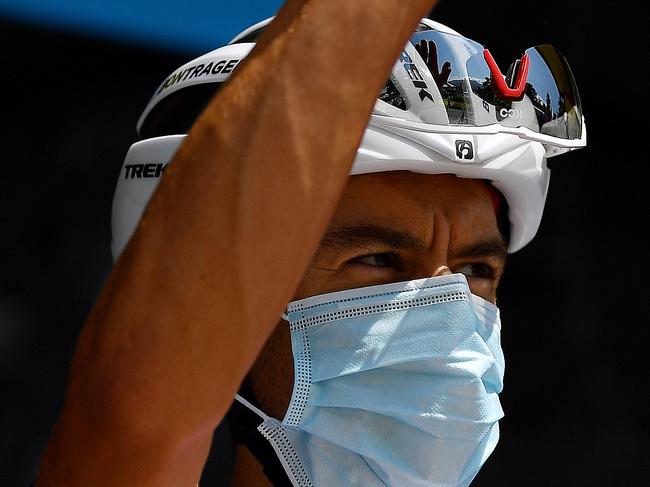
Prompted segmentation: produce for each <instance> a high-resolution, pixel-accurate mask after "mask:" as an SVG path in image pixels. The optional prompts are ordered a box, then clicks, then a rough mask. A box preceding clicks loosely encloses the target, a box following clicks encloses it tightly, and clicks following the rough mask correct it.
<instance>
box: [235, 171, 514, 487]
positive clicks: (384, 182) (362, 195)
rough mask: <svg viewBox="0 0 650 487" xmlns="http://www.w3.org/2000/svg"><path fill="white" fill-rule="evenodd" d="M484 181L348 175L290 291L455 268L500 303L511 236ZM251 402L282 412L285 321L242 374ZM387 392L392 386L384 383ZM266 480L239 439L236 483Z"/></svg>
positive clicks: (475, 289)
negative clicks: (502, 226)
mask: <svg viewBox="0 0 650 487" xmlns="http://www.w3.org/2000/svg"><path fill="white" fill-rule="evenodd" d="M491 191H493V190H489V189H488V185H487V184H486V183H485V182H483V181H480V180H476V179H462V178H458V177H456V176H453V175H449V174H435V175H429V174H417V173H413V172H407V171H393V172H381V173H376V174H362V175H358V176H352V177H350V178H349V180H348V184H347V185H346V188H345V190H344V192H343V196H342V198H341V200H340V201H339V204H338V206H337V208H336V210H335V212H334V215H333V216H332V219H331V220H330V223H329V225H328V228H327V230H326V232H325V235H324V236H323V239H322V240H321V244H320V246H319V247H318V250H317V251H316V253H315V254H314V257H313V258H312V260H311V262H310V263H309V266H308V267H307V270H306V272H305V274H304V276H303V278H302V280H301V282H300V285H299V286H298V289H297V290H296V294H295V296H294V299H302V298H306V297H308V296H314V295H320V294H324V293H329V292H333V291H341V290H343V289H350V288H360V287H365V286H374V285H379V284H387V283H391V282H402V281H410V280H413V279H420V278H423V277H430V276H440V275H445V274H450V273H452V272H453V273H461V274H464V275H465V277H466V278H467V283H468V284H469V287H470V289H471V291H472V293H474V294H476V295H478V296H481V297H482V298H484V299H486V300H488V301H491V302H496V298H497V288H498V285H499V283H500V281H501V277H502V275H503V272H504V267H505V262H506V254H507V244H506V242H505V241H504V239H503V236H502V235H501V232H500V231H499V225H498V223H497V217H496V212H495V208H494V204H493V200H492V195H491ZM248 382H249V384H250V390H251V391H252V393H253V395H254V398H253V397H248V398H247V399H250V400H254V401H255V402H256V404H257V405H258V406H259V407H260V408H261V409H262V410H263V411H264V412H265V413H266V414H268V415H270V416H272V417H274V418H278V419H282V418H283V417H284V415H285V413H286V410H287V407H288V405H289V400H290V398H291V392H292V389H293V384H294V372H293V354H292V351H291V338H290V332H289V325H288V323H287V322H286V321H281V322H280V323H279V324H278V326H277V327H276V328H275V330H274V331H273V333H272V334H271V337H270V338H269V340H268V341H267V342H266V344H265V346H264V348H263V349H262V352H261V353H260V355H259V356H258V359H257V360H256V362H255V364H254V365H253V368H252V369H251V371H250V373H249V375H248ZM387 393H389V392H388V391H387ZM249 486H255V487H271V484H270V483H269V481H268V480H267V479H266V477H265V475H264V473H263V471H262V466H261V465H260V464H259V463H258V462H257V460H256V459H255V458H254V457H253V456H252V455H251V454H250V453H249V451H248V450H247V449H246V448H245V447H241V446H238V447H237V450H236V457H235V469H234V475H233V482H232V487H249Z"/></svg>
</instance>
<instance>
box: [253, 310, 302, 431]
mask: <svg viewBox="0 0 650 487" xmlns="http://www.w3.org/2000/svg"><path fill="white" fill-rule="evenodd" d="M293 376H294V374H293V354H292V352H291V334H290V332H289V326H288V324H287V322H286V321H280V322H279V324H278V326H277V327H276V328H275V330H274V331H273V333H272V334H271V336H270V337H269V339H268V340H267V342H266V343H265V344H264V348H263V349H262V351H261V352H260V355H259V356H258V358H257V360H256V361H255V363H254V364H253V367H252V368H251V370H250V372H249V375H248V380H249V382H250V385H251V387H252V389H253V393H254V394H255V398H256V399H257V401H258V403H259V406H260V408H261V409H262V411H264V412H265V413H266V414H268V415H269V416H272V417H274V418H276V419H280V420H281V419H282V418H283V417H284V414H285V413H286V411H287V408H288V407H289V401H290V400H291V393H292V391H293Z"/></svg>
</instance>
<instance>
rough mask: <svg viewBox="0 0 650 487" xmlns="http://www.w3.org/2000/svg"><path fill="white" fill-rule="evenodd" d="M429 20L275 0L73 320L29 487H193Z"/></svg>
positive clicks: (422, 5) (372, 0)
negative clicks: (379, 103)
mask: <svg viewBox="0 0 650 487" xmlns="http://www.w3.org/2000/svg"><path fill="white" fill-rule="evenodd" d="M433 3H434V2H433V0H409V1H406V2H405V1H403V0H353V1H350V0H288V2H287V3H286V4H285V6H284V7H283V9H282V10H281V11H280V12H279V14H278V16H277V17H276V19H275V20H274V22H273V23H272V24H271V26H270V27H269V28H268V29H267V30H266V31H265V33H264V34H263V35H262V37H261V38H260V40H259V41H258V43H257V45H256V47H255V49H254V50H253V52H252V53H251V55H250V56H249V57H248V58H247V59H246V60H245V61H244V62H243V63H242V65H241V66H240V67H239V68H238V71H237V73H236V74H235V75H234V76H233V77H232V78H231V80H230V81H229V82H228V83H227V84H226V86H224V88H222V90H221V91H220V92H219V94H218V95H217V96H216V97H215V99H213V100H212V102H211V103H210V105H209V106H208V107H207V109H206V110H205V111H204V113H203V114H202V115H201V116H200V118H199V119H198V120H197V122H196V124H195V125H194V126H193V128H192V130H191V132H190V134H189V135H188V137H187V138H186V140H185V142H184V143H183V145H182V146H181V148H180V149H179V151H178V152H177V154H176V156H175V157H174V160H173V161H172V163H171V165H170V167H169V169H168V170H167V172H166V174H165V177H164V178H163V179H162V181H161V182H160V185H159V187H158V189H157V190H156V192H155V193H154V196H153V197H152V200H151V202H150V204H149V206H148V208H147V210H146V212H145V214H144V216H143V218H142V220H141V222H140V225H139V227H138V229H137V230H136V232H135V234H134V236H133V238H132V239H131V241H130V243H129V245H128V246H127V248H126V249H125V251H124V252H123V254H122V257H121V258H120V259H119V261H118V262H117V263H116V265H115V267H114V269H113V271H112V272H111V274H110V276H109V278H108V280H107V282H106V284H105V286H104V288H103V290H102V292H101V294H100V295H99V297H98V299H97V302H96V303H95V305H94V307H93V309H92V311H91V313H90V315H89V316H88V319H87V321H86V323H85V325H84V328H83V330H82V334H81V336H80V338H79V342H78V345H77V349H76V352H75V356H74V359H73V362H72V365H71V369H70V377H69V386H68V391H67V395H66V400H65V404H64V407H63V410H62V412H61V414H60V417H59V419H58V421H57V424H56V426H55V429H54V431H53V434H52V437H51V439H50V442H49V444H48V447H47V449H46V451H45V453H44V456H43V459H42V462H41V467H40V470H39V474H38V477H37V482H36V485H37V487H46V486H63V485H65V486H70V487H73V486H89V485H92V486H103V485H116V486H117V485H119V486H121V487H123V486H130V485H137V486H145V485H152V486H153V485H155V486H157V487H162V486H173V487H179V486H190V485H195V484H196V482H197V480H198V478H199V476H200V473H201V469H202V466H203V462H204V461H205V458H206V455H207V453H208V449H209V443H210V439H211V435H212V431H213V429H214V428H215V426H216V425H217V424H218V423H219V422H220V420H221V419H222V417H223V416H224V414H225V412H226V411H227V409H228V407H229V406H230V404H231V402H232V398H233V395H234V394H235V393H236V391H237V389H238V387H239V385H240V383H241V381H242V379H243V377H244V376H245V374H246V373H247V371H248V369H249V367H250V366H251V365H252V363H253V361H254V360H255V358H256V356H257V354H258V352H259V351H260V349H261V347H262V345H263V344H264V342H265V340H266V338H267V336H268V335H269V333H270V332H271V330H272V328H273V326H274V325H275V323H276V322H277V318H278V316H279V315H280V313H281V312H282V310H283V307H284V306H285V305H286V303H287V302H288V301H289V300H290V299H291V297H292V294H293V292H294V289H295V287H296V286H297V284H298V282H299V280H300V277H301V275H302V273H303V271H304V269H305V268H306V266H307V264H308V262H309V260H310V258H311V256H312V253H313V252H314V251H315V249H316V247H317V245H318V242H319V240H320V238H321V235H322V233H323V232H324V230H325V227H326V224H327V222H328V220H329V218H330V216H331V214H332V212H333V210H334V208H335V206H336V204H337V201H338V198H339V196H340V194H341V192H342V189H343V187H344V185H345V181H346V179H347V175H348V172H349V169H350V166H351V164H352V161H353V159H354V156H355V153H356V148H357V146H358V144H359V142H360V139H361V136H362V134H363V131H364V128H365V126H366V124H367V121H368V117H369V115H370V113H371V110H372V107H373V104H374V102H375V99H376V96H377V94H378V93H379V90H380V88H381V85H382V84H383V83H384V82H385V80H386V78H387V77H388V73H389V71H390V68H391V66H392V65H393V63H394V61H395V59H396V58H397V56H398V54H399V51H400V50H401V48H402V47H403V46H404V44H405V43H406V42H407V40H408V38H409V35H410V34H411V33H412V31H413V29H414V27H415V25H416V24H417V21H418V20H419V19H420V18H421V17H422V16H424V15H426V13H427V12H428V11H429V10H430V8H431V7H432V4H433ZM361 26H363V28H361Z"/></svg>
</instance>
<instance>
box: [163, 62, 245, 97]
mask: <svg viewBox="0 0 650 487" xmlns="http://www.w3.org/2000/svg"><path fill="white" fill-rule="evenodd" d="M239 61H241V59H223V60H221V61H219V62H217V63H214V62H210V63H208V64H195V65H194V66H189V67H187V68H185V69H183V70H181V71H177V72H175V73H174V74H172V75H171V76H170V77H169V78H167V79H166V80H165V81H163V84H162V85H160V88H158V91H156V95H158V94H159V93H160V92H161V91H164V90H166V89H167V88H169V87H171V86H174V85H175V84H177V83H180V82H181V81H185V80H188V79H192V78H200V77H202V76H208V75H215V74H219V73H224V74H228V73H231V72H232V71H233V70H234V69H235V68H236V67H237V65H238V64H239Z"/></svg>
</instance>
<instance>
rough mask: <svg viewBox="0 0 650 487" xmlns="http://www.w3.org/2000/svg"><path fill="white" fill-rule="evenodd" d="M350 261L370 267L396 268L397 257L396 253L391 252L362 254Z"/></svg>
mask: <svg viewBox="0 0 650 487" xmlns="http://www.w3.org/2000/svg"><path fill="white" fill-rule="evenodd" d="M350 262H351V263H353V264H361V265H367V266H372V267H392V268H397V267H398V266H399V258H398V256H397V255H396V254H393V253H392V252H384V253H381V254H370V255H362V256H361V257H356V258H354V259H352V260H351V261H350Z"/></svg>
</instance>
